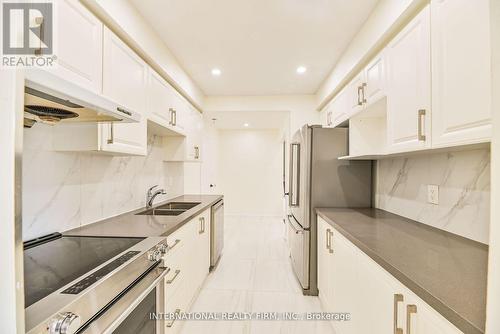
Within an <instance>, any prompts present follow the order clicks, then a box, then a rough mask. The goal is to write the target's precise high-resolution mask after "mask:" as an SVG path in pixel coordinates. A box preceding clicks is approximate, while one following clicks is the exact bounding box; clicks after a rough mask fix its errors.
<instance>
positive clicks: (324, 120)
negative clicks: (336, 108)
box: [320, 100, 334, 128]
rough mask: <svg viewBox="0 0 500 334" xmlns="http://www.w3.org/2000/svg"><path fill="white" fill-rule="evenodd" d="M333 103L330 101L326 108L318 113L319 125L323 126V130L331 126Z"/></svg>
mask: <svg viewBox="0 0 500 334" xmlns="http://www.w3.org/2000/svg"><path fill="white" fill-rule="evenodd" d="M333 101H334V100H332V101H330V102H329V103H328V104H327V105H326V107H324V108H323V110H321V111H320V119H321V125H322V126H324V127H325V128H329V127H331V126H332V124H333V119H332V115H333V110H332V107H333Z"/></svg>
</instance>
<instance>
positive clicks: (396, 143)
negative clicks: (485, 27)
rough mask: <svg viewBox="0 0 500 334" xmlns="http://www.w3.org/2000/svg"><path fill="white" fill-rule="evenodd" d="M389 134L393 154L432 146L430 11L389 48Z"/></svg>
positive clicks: (425, 10) (406, 29) (424, 11)
mask: <svg viewBox="0 0 500 334" xmlns="http://www.w3.org/2000/svg"><path fill="white" fill-rule="evenodd" d="M386 51H387V53H386V55H387V123H388V124H387V132H388V133H387V135H388V146H389V150H390V151H392V152H403V151H412V150H418V149H423V148H427V147H430V134H431V127H430V119H431V117H430V116H431V115H430V89H431V87H430V85H431V77H430V75H431V73H430V72H431V69H430V10H429V6H426V7H425V8H424V9H423V10H422V11H421V12H420V13H419V14H418V15H417V16H416V17H415V18H414V19H413V20H412V21H411V22H410V23H409V24H408V25H407V26H406V27H405V28H404V29H403V30H402V31H401V32H400V33H399V34H398V35H397V36H396V37H395V38H394V39H393V40H392V41H391V42H390V43H389V45H388V46H387V50H386Z"/></svg>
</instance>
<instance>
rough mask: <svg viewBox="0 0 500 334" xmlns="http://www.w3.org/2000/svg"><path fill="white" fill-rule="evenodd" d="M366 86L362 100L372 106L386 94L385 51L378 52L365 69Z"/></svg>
mask: <svg viewBox="0 0 500 334" xmlns="http://www.w3.org/2000/svg"><path fill="white" fill-rule="evenodd" d="M364 78H365V82H364V86H363V90H362V94H363V95H362V100H363V101H364V103H365V104H366V106H370V105H372V104H373V103H375V102H377V101H378V100H380V99H381V98H383V97H384V96H386V91H385V53H384V52H381V53H380V54H378V55H377V56H376V57H375V58H374V59H373V60H372V61H371V62H370V63H369V64H368V65H367V66H366V67H365V70H364Z"/></svg>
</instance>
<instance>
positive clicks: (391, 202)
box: [375, 148, 490, 244]
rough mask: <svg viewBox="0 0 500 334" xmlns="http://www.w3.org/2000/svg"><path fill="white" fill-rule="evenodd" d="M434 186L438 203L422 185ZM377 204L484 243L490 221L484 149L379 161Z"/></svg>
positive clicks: (487, 154) (487, 162)
mask: <svg viewBox="0 0 500 334" xmlns="http://www.w3.org/2000/svg"><path fill="white" fill-rule="evenodd" d="M428 184H435V185H439V205H435V204H429V203H427V185H428ZM375 205H376V207H377V208H379V209H383V210H386V211H390V212H393V213H396V214H399V215H401V216H404V217H407V218H410V219H413V220H416V221H419V222H421V223H424V224H428V225H431V226H434V227H437V228H440V229H443V230H446V231H448V232H451V233H454V234H458V235H461V236H463V237H466V238H469V239H473V240H476V241H479V242H482V243H485V244H487V243H488V238H489V221H490V150H489V148H484V149H475V150H467V151H455V152H447V153H433V154H425V155H415V156H411V157H401V158H395V159H387V160H380V161H378V163H377V182H376V191H375Z"/></svg>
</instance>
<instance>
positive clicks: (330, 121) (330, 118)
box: [326, 111, 332, 126]
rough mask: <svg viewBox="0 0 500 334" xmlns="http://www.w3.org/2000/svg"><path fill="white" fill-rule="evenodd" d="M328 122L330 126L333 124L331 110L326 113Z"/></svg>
mask: <svg viewBox="0 0 500 334" xmlns="http://www.w3.org/2000/svg"><path fill="white" fill-rule="evenodd" d="M326 124H327V125H328V126H330V125H332V112H331V111H329V112H328V114H326Z"/></svg>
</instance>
